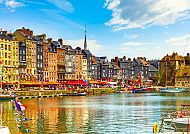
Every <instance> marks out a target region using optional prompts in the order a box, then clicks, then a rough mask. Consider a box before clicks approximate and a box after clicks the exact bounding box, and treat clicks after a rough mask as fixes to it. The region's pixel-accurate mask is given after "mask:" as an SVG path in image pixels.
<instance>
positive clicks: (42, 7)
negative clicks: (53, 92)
mask: <svg viewBox="0 0 190 134" xmlns="http://www.w3.org/2000/svg"><path fill="white" fill-rule="evenodd" d="M85 25H86V29H87V44H88V49H89V50H90V51H91V52H92V54H93V55H95V56H107V57H108V59H111V58H114V57H115V56H119V57H123V56H126V57H127V58H134V57H146V58H147V59H150V60H151V59H161V58H162V57H164V56H165V55H166V54H172V53H173V52H177V53H178V54H180V55H186V54H187V53H190V0H0V28H2V29H4V30H7V31H11V32H14V31H15V30H16V29H19V28H22V27H25V28H29V29H32V30H33V31H34V34H43V33H45V34H46V35H47V38H50V37H51V38H53V40H57V39H58V38H62V39H63V40H64V44H66V45H71V46H72V47H74V48H75V47H77V46H79V47H81V48H83V44H84V31H85Z"/></svg>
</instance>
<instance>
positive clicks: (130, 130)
mask: <svg viewBox="0 0 190 134" xmlns="http://www.w3.org/2000/svg"><path fill="white" fill-rule="evenodd" d="M20 102H21V103H23V104H24V105H26V106H27V107H28V108H27V110H26V111H25V116H26V117H27V118H32V120H30V121H27V122H26V123H25V124H26V126H27V127H28V129H29V130H30V133H32V134H61V133H119V134H121V133H125V134H152V125H153V123H154V122H158V123H160V122H161V114H162V113H164V112H167V111H176V110H180V105H181V104H184V103H186V104H187V103H188V104H190V95H189V94H183V93H178V94H160V93H147V94H128V93H123V94H111V95H99V96H81V97H80V96H64V97H55V98H36V99H23V100H20ZM12 106H13V103H12V102H11V101H2V102H0V122H1V125H5V126H8V127H9V129H10V131H11V133H12V134H17V133H18V132H19V129H18V122H17V121H16V118H17V117H16V115H15V114H14V112H15V110H14V108H13V107H12Z"/></svg>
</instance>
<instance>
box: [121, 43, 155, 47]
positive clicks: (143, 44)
mask: <svg viewBox="0 0 190 134" xmlns="http://www.w3.org/2000/svg"><path fill="white" fill-rule="evenodd" d="M157 44H158V43H154V42H125V43H122V44H121V45H122V46H130V47H137V46H145V45H157Z"/></svg>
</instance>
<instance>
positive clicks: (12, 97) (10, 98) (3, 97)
mask: <svg viewBox="0 0 190 134" xmlns="http://www.w3.org/2000/svg"><path fill="white" fill-rule="evenodd" d="M14 98H15V96H14V95H4V94H1V95H0V101H1V100H13V99H14Z"/></svg>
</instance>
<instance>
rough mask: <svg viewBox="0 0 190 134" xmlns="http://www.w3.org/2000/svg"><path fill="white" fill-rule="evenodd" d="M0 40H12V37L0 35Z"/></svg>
mask: <svg viewBox="0 0 190 134" xmlns="http://www.w3.org/2000/svg"><path fill="white" fill-rule="evenodd" d="M0 38H2V39H8V40H13V37H12V36H10V35H6V34H0Z"/></svg>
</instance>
